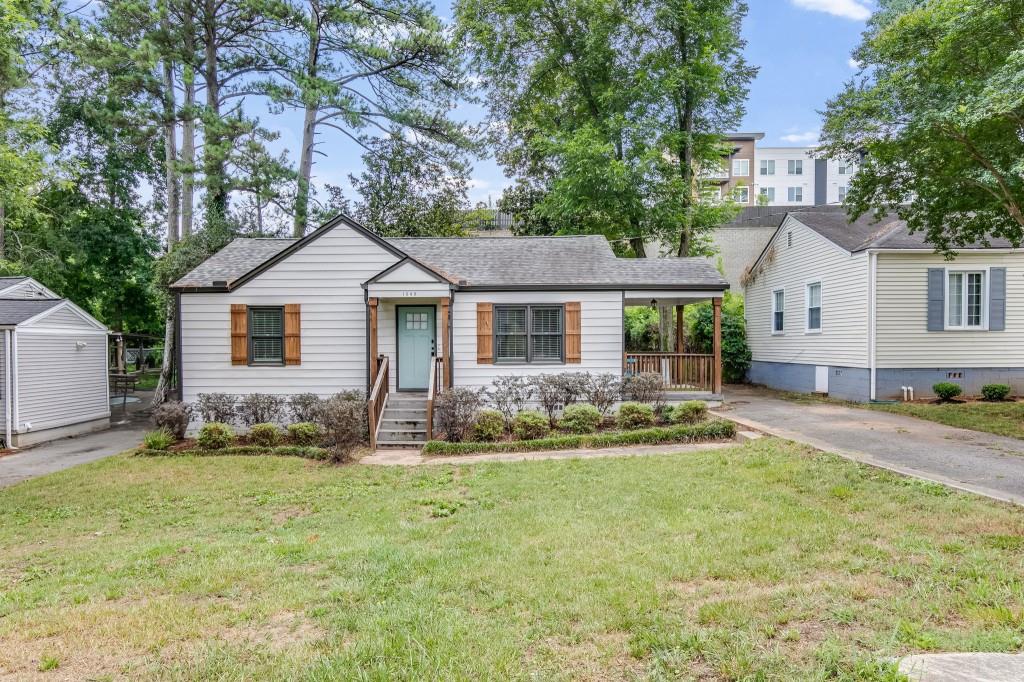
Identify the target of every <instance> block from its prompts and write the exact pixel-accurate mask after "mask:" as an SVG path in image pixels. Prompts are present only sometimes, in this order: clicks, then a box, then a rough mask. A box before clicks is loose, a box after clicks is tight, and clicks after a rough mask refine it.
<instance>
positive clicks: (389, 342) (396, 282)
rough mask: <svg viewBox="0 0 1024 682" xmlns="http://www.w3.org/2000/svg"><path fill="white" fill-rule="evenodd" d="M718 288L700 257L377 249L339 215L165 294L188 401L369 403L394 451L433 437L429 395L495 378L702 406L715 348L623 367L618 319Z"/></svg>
mask: <svg viewBox="0 0 1024 682" xmlns="http://www.w3.org/2000/svg"><path fill="white" fill-rule="evenodd" d="M727 288H728V284H727V283H726V282H725V281H724V280H723V279H722V277H721V276H720V275H719V274H718V272H717V271H716V270H715V269H714V267H713V266H712V265H711V264H710V263H709V262H708V261H707V260H706V259H703V258H673V259H662V260H648V259H623V258H617V257H616V256H615V254H614V253H613V252H612V250H611V248H610V246H609V244H608V242H607V241H606V240H605V239H604V238H603V237H600V236H579V237H515V238H508V237H495V238H488V237H475V238H464V239H460V238H450V239H431V238H424V239H383V238H381V237H379V236H377V235H375V234H373V233H372V232H370V231H369V230H367V229H366V228H364V227H362V226H361V225H359V224H358V223H356V222H355V221H353V220H351V219H350V218H348V217H346V216H339V217H337V218H335V219H333V220H331V221H330V222H328V223H326V224H325V225H324V226H323V227H321V228H319V229H318V230H316V231H314V232H312V233H311V234H309V235H307V236H306V237H304V238H302V239H299V240H290V239H236V240H234V241H233V242H231V243H230V244H228V245H227V246H226V247H224V248H223V249H222V250H221V251H220V252H218V253H217V254H215V255H213V256H212V257H211V258H209V259H208V260H207V261H205V262H204V263H202V264H200V265H199V266H198V267H197V268H196V269H195V270H193V271H192V272H190V273H189V274H187V275H185V276H184V277H183V278H181V280H179V281H178V282H176V283H175V284H174V285H173V287H172V289H173V290H175V291H176V292H177V293H178V296H179V300H180V304H179V306H178V310H179V315H180V320H179V325H180V339H181V344H180V348H181V351H180V357H179V358H178V366H179V368H180V372H179V376H180V378H181V386H182V389H181V390H182V399H183V400H184V401H186V402H194V401H195V400H196V399H197V397H198V395H199V394H201V393H213V392H227V393H235V394H246V393H273V394H278V395H291V394H296V393H303V392H313V393H317V394H319V395H321V396H329V395H332V394H334V393H337V392H339V391H343V390H348V389H361V390H366V389H369V393H370V398H371V408H370V409H371V422H372V423H373V424H374V430H373V436H374V437H376V436H378V435H380V436H381V440H382V441H387V442H393V443H394V442H410V441H422V440H423V439H424V438H425V437H426V436H427V435H429V432H430V424H429V419H428V418H426V415H428V414H429V409H430V407H429V404H428V401H429V400H430V396H431V393H430V392H431V391H436V390H438V389H440V388H443V387H446V386H473V387H482V386H487V385H489V384H490V383H491V382H492V381H493V379H494V378H495V377H497V376H499V375H503V374H521V375H535V374H540V373H543V372H566V371H588V372H592V373H605V372H611V373H614V374H616V375H620V374H622V373H623V372H634V371H635V372H651V371H657V372H661V373H662V374H663V375H664V376H665V378H666V380H667V382H668V383H669V384H670V385H671V386H672V387H673V388H674V389H676V390H678V391H681V392H694V393H702V394H704V395H709V396H710V395H713V394H717V393H719V392H720V390H721V356H720V344H719V345H718V346H716V353H714V354H708V355H696V354H687V353H683V352H682V349H677V351H678V352H675V353H637V354H634V353H630V354H627V353H625V348H624V346H623V311H624V308H625V307H626V306H630V305H643V306H647V305H651V302H652V301H658V302H662V303H666V304H669V305H683V304H687V303H693V302H698V301H707V300H712V301H715V302H716V303H718V304H720V301H721V296H722V294H723V293H724V292H725V290H726V289H727ZM715 309H716V311H720V305H716V306H715ZM391 408H394V411H393V412H389V410H391ZM399 409H400V410H401V413H400V414H399V413H398V410H399ZM420 415H423V417H421V416H420ZM399 417H402V418H399ZM424 422H427V423H424Z"/></svg>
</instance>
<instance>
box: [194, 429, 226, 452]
mask: <svg viewBox="0 0 1024 682" xmlns="http://www.w3.org/2000/svg"><path fill="white" fill-rule="evenodd" d="M234 439H235V432H234V431H232V430H231V427H230V426H228V425H227V424H223V423H221V422H210V423H209V424H203V428H201V429H199V436H198V437H197V438H196V442H197V443H199V447H201V448H203V449H204V450H220V449H221V448H226V447H227V446H229V445H231V442H232V441H233V440H234Z"/></svg>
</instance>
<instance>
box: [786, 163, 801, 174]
mask: <svg viewBox="0 0 1024 682" xmlns="http://www.w3.org/2000/svg"><path fill="white" fill-rule="evenodd" d="M786 170H787V171H788V172H789V174H790V175H803V174H804V162H803V159H790V160H789V161H787V162H786Z"/></svg>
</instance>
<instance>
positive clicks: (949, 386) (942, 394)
mask: <svg viewBox="0 0 1024 682" xmlns="http://www.w3.org/2000/svg"><path fill="white" fill-rule="evenodd" d="M932 390H933V391H935V395H937V396H938V397H939V400H942V401H947V400H952V399H953V398H955V397H957V396H958V395H960V394H961V393H963V389H962V388H960V384H954V383H953V382H952V381H940V382H939V383H937V384H933V385H932Z"/></svg>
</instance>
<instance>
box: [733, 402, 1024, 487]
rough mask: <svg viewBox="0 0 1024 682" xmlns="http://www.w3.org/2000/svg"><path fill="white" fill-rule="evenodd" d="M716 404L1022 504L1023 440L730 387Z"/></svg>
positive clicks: (798, 435)
mask: <svg viewBox="0 0 1024 682" xmlns="http://www.w3.org/2000/svg"><path fill="white" fill-rule="evenodd" d="M725 399H726V400H725V406H724V407H722V408H719V409H718V410H716V412H719V413H720V414H722V415H723V416H726V417H730V418H734V419H735V420H736V421H738V422H740V423H743V424H745V425H746V426H748V427H749V428H755V429H758V430H760V431H764V432H765V433H770V434H772V435H776V436H779V437H781V438H788V439H790V440H794V441H798V442H801V443H806V444H807V445H810V446H812V447H816V448H818V449H819V450H824V451H826V452H832V453H834V454H837V455H840V456H843V457H847V458H849V459H853V460H856V461H859V462H864V463H866V464H871V465H874V466H879V467H883V468H886V469H890V470H892V471H896V472H898V473H901V474H906V475H909V476H916V477H918V478H923V479H927V480H930V481H936V482H939V483H943V484H945V485H949V486H952V487H954V488H959V489H961V490H967V491H970V492H974V493H978V494H981V495H986V496H988V497H992V498H995V499H997V500H1003V501H1007V502H1014V503H1016V504H1021V505H1024V441H1021V440H1017V439H1015V438H1006V437H1003V436H996V435H992V434H989V433H981V432H979V431H968V430H966V429H958V428H954V427H952V426H944V425H942V424H937V423H935V422H930V421H925V420H923V419H915V418H914V417H904V416H902V415H896V414H889V413H887V412H881V411H877V410H871V409H863V408H856V407H845V406H843V405H835V404H831V403H826V402H821V403H817V402H806V403H805V402H800V403H797V402H793V401H789V400H784V399H782V398H779V397H777V396H776V395H774V394H773V393H771V392H770V391H766V390H763V389H757V388H750V387H746V386H730V387H729V388H728V389H727V390H726V394H725Z"/></svg>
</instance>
